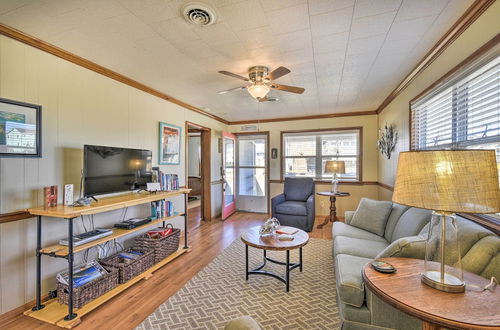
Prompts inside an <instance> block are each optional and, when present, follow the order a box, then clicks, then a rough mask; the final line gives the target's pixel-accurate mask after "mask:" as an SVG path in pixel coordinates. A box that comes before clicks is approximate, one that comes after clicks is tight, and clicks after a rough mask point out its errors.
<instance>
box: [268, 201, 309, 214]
mask: <svg viewBox="0 0 500 330" xmlns="http://www.w3.org/2000/svg"><path fill="white" fill-rule="evenodd" d="M276 212H277V213H281V214H289V215H307V208H306V203H305V202H298V201H286V202H283V203H281V204H278V206H276Z"/></svg>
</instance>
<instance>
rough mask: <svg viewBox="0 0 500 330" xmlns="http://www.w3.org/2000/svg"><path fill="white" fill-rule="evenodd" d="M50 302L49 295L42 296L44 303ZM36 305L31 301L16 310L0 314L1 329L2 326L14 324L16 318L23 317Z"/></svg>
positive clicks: (34, 301)
mask: <svg viewBox="0 0 500 330" xmlns="http://www.w3.org/2000/svg"><path fill="white" fill-rule="evenodd" d="M47 300H49V295H44V296H42V302H45V301H47ZM35 305H36V300H35V299H33V300H32V301H29V302H27V303H25V304H24V305H21V306H19V307H16V308H14V309H11V310H10V311H8V312H6V313H3V314H0V328H2V326H4V325H7V324H8V323H10V322H12V321H14V320H15V318H16V317H18V316H19V315H22V314H23V313H24V312H25V311H27V310H28V309H30V308H31V307H33V306H35Z"/></svg>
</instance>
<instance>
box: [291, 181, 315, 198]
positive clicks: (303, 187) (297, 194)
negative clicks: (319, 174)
mask: <svg viewBox="0 0 500 330" xmlns="http://www.w3.org/2000/svg"><path fill="white" fill-rule="evenodd" d="M284 194H285V198H286V200H287V201H301V202H305V201H306V200H307V199H308V198H309V196H311V195H313V194H314V181H313V179H312V178H285V188H284Z"/></svg>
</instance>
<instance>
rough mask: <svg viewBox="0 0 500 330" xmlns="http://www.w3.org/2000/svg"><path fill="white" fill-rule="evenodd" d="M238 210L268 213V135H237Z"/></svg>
mask: <svg viewBox="0 0 500 330" xmlns="http://www.w3.org/2000/svg"><path fill="white" fill-rule="evenodd" d="M236 141H237V157H236V168H237V170H236V179H237V180H236V195H237V197H236V209H237V210H239V211H247V212H257V213H268V198H267V196H268V194H269V192H268V191H267V188H268V184H267V183H268V173H267V161H268V160H267V157H268V155H267V151H268V147H267V144H268V141H267V134H258V133H256V134H255V135H254V134H251V135H249V134H242V135H237V137H236Z"/></svg>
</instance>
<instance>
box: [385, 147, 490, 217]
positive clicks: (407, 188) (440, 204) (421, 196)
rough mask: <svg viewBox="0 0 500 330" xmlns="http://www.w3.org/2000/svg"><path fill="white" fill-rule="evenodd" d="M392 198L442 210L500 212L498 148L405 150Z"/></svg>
mask: <svg viewBox="0 0 500 330" xmlns="http://www.w3.org/2000/svg"><path fill="white" fill-rule="evenodd" d="M392 200H393V202H396V203H399V204H404V205H409V206H414V207H420V208H424V209H430V210H435V211H441V212H452V213H456V212H463V213H496V212H500V189H499V184H498V170H497V163H496V157H495V151H494V150H432V151H411V152H402V153H400V154H399V163H398V170H397V174H396V185H395V187H394V194H393V195H392Z"/></svg>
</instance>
